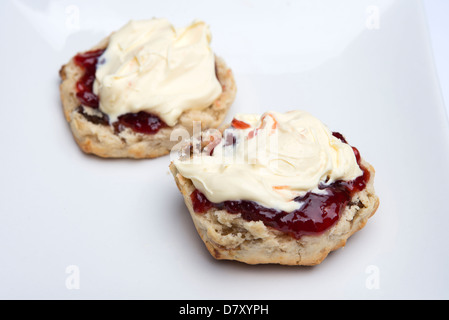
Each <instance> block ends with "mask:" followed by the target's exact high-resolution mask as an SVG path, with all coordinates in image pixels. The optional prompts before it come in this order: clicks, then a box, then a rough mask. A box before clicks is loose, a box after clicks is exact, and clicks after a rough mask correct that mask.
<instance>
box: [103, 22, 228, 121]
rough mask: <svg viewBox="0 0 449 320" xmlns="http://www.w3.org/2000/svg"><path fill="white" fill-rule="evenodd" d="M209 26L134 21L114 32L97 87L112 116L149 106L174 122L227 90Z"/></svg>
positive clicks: (145, 109) (147, 108) (133, 111)
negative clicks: (219, 77) (218, 71)
mask: <svg viewBox="0 0 449 320" xmlns="http://www.w3.org/2000/svg"><path fill="white" fill-rule="evenodd" d="M210 42H211V34H210V30H209V27H208V26H207V25H206V24H205V23H204V22H202V21H194V22H193V23H192V24H190V25H189V26H187V27H185V28H175V27H173V26H172V25H171V24H170V23H169V22H168V21H167V20H165V19H151V20H141V21H130V22H129V23H128V24H126V25H125V26H124V27H122V28H121V29H120V30H118V31H117V32H115V33H114V34H112V35H111V37H110V40H109V45H108V47H107V49H106V51H105V52H104V54H103V55H102V56H101V57H100V59H99V64H98V65H97V71H96V74H95V75H96V80H95V83H94V93H95V94H97V95H98V96H99V98H100V109H101V110H102V111H103V112H104V113H106V114H107V115H108V116H109V119H110V121H111V122H114V121H116V120H117V118H118V117H119V116H120V115H123V114H126V113H137V112H139V111H146V112H148V113H153V114H155V115H157V116H158V117H159V118H161V119H162V120H163V121H164V122H165V123H166V124H167V125H169V126H174V125H175V124H176V123H177V120H178V118H179V116H180V115H181V114H182V113H183V112H184V111H186V110H189V109H204V108H207V107H208V106H210V105H211V104H212V103H213V102H214V101H215V100H216V99H217V98H218V97H219V96H220V94H221V92H222V88H221V85H220V83H219V82H218V80H217V77H216V75H215V56H214V53H213V51H212V50H211V48H210Z"/></svg>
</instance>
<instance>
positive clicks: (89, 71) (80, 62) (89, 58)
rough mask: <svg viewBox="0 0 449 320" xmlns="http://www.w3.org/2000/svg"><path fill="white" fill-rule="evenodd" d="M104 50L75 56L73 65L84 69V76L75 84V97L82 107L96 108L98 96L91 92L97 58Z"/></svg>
mask: <svg viewBox="0 0 449 320" xmlns="http://www.w3.org/2000/svg"><path fill="white" fill-rule="evenodd" d="M103 52H104V49H99V50H95V51H88V52H84V53H80V54H78V55H76V56H75V58H74V61H75V64H76V65H77V66H79V67H81V68H83V69H84V75H83V76H82V77H81V79H80V80H79V81H78V82H77V83H76V91H77V93H76V97H77V98H78V100H79V101H80V102H81V104H82V105H85V106H88V107H91V108H95V109H96V108H98V106H99V100H98V96H97V95H96V94H95V93H94V92H93V87H94V82H95V71H96V70H97V63H98V58H100V56H101V55H102V54H103Z"/></svg>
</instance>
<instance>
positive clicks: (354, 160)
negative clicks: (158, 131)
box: [170, 111, 379, 265]
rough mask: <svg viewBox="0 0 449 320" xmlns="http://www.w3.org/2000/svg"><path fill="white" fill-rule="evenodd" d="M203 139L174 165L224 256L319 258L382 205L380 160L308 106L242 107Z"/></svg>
mask: <svg viewBox="0 0 449 320" xmlns="http://www.w3.org/2000/svg"><path fill="white" fill-rule="evenodd" d="M195 145H196V144H195V143H191V144H190V146H188V148H186V150H187V152H186V153H185V154H184V156H182V157H179V158H177V159H175V160H173V161H172V162H171V164H170V169H171V172H172V173H173V176H174V178H175V181H176V183H177V186H178V188H179V190H180V191H181V193H182V195H183V196H184V200H185V203H186V205H187V208H188V210H189V211H190V214H191V217H192V219H193V222H194V224H195V227H196V229H197V231H198V233H199V235H200V237H201V238H202V240H203V241H204V243H205V245H206V247H207V249H208V250H209V252H210V253H211V255H212V256H213V257H215V258H216V259H228V260H237V261H241V262H245V263H248V264H259V263H278V264H285V265H316V264H319V263H321V262H322V261H323V260H324V259H325V258H326V256H327V255H328V254H329V252H331V251H333V250H336V249H338V248H340V247H342V246H344V245H345V243H346V240H347V239H348V238H349V237H350V236H351V235H352V234H354V233H355V232H356V231H358V230H360V229H361V228H363V227H364V226H365V224H366V222H367V220H368V218H369V217H371V216H372V215H373V214H374V212H375V211H376V210H377V207H378V205H379V200H378V197H377V196H376V195H375V192H374V187H373V180H374V168H373V167H372V166H371V165H370V164H369V163H368V162H366V161H365V160H364V159H363V158H361V156H360V154H359V152H358V150H357V149H356V148H354V147H351V146H350V145H349V144H348V143H347V142H346V140H345V138H344V137H343V135H341V134H340V133H337V132H331V131H330V130H329V129H328V128H327V127H326V126H325V125H324V124H323V123H322V122H321V121H320V120H318V119H317V118H315V117H313V116H312V115H310V114H309V113H307V112H303V111H291V112H287V113H277V112H267V113H265V114H263V115H262V116H260V115H252V114H238V115H236V116H235V117H234V119H233V120H232V122H231V124H230V125H229V126H228V127H227V128H226V129H225V130H224V131H222V132H219V134H217V133H208V134H207V133H204V134H203V141H202V144H201V143H200V144H198V145H199V147H198V148H197V147H195ZM197 149H199V150H197Z"/></svg>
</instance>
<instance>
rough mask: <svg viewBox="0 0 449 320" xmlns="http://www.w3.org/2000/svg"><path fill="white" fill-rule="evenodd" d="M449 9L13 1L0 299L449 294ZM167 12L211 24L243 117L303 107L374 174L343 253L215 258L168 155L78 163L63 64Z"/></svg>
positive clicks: (399, 1)
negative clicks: (306, 260)
mask: <svg viewBox="0 0 449 320" xmlns="http://www.w3.org/2000/svg"><path fill="white" fill-rule="evenodd" d="M443 2H445V1H442V0H440V1H438V0H435V1H434V3H433V1H430V0H429V1H425V4H426V6H427V13H426V11H424V5H423V3H422V2H421V1H418V0H367V1H365V0H340V1H334V0H327V1H326V0H320V1H316V0H313V1H293V0H290V1H287V0H285V1H255V0H244V1H230V0H229V1H226V2H223V1H126V2H123V1H100V0H98V1H76V2H75V1H51V0H47V1H35V0H33V1H31V0H10V1H2V2H1V3H0V39H1V43H2V50H1V51H0V70H1V73H0V93H1V97H2V107H1V108H0V119H1V121H2V124H1V126H0V146H1V158H0V298H8V299H16V298H31V299H81V298H83V299H98V298H105V299H132V298H138V299H318V298H321V299H327V298H337V299H346V298H352V299H404V298H429V299H431V298H446V299H447V298H449V290H448V285H449V272H448V266H449V259H448V250H447V246H448V244H449V242H448V237H447V233H448V232H447V225H449V215H448V213H449V212H448V209H447V208H448V205H447V196H448V183H447V181H448V180H449V169H448V166H447V164H448V163H449V128H448V121H447V117H446V110H445V106H444V102H443V98H442V94H441V93H442V90H441V89H443V92H445V93H447V83H448V80H447V79H448V72H447V70H448V69H447V59H446V58H445V57H447V48H448V45H447V42H445V41H444V39H445V38H446V35H445V33H446V31H447V22H446V23H443V24H441V21H442V20H444V19H443V18H444V16H445V14H446V12H447V10H446V11H444V8H447V3H444V4H443ZM74 3H76V4H75V5H74ZM438 3H439V4H438ZM373 7H374V8H375V9H376V8H377V10H378V12H379V16H378V17H379V19H378V25H377V27H376V25H374V26H375V27H374V28H373V25H372V24H368V25H367V20H369V19H370V17H371V16H370V15H371V14H372V10H368V9H369V8H371V9H372V8H373ZM426 14H428V15H429V17H431V20H432V21H431V22H432V23H431V24H430V25H431V28H430V29H431V30H432V38H431V37H430V36H429V24H428V21H427V18H426ZM153 16H158V17H167V18H169V19H170V20H171V21H173V22H174V23H175V24H176V25H185V24H186V23H189V22H190V21H191V20H193V19H194V18H201V19H203V20H205V21H206V22H208V23H209V24H210V26H211V31H212V33H213V42H212V46H213V48H214V51H215V52H216V53H217V54H219V55H221V56H222V57H223V58H225V60H226V62H227V63H228V64H229V65H230V66H231V67H232V69H233V71H234V74H235V77H236V81H237V86H238V94H237V98H236V101H235V103H234V105H233V106H232V108H231V110H230V114H229V116H228V120H229V119H231V118H232V114H234V113H236V112H259V113H261V112H264V111H266V110H268V109H274V110H278V111H287V110H289V109H292V108H297V109H304V110H307V111H309V112H311V113H312V114H314V115H316V116H317V117H318V118H320V119H322V120H323V122H325V123H326V124H327V125H328V126H329V127H330V128H331V129H332V130H334V131H340V132H342V133H343V134H344V135H345V136H346V137H347V139H348V141H349V142H350V143H351V144H353V145H355V146H356V147H358V149H359V150H360V152H361V154H362V156H363V157H364V158H365V159H366V160H367V161H369V162H370V163H371V164H373V166H374V167H375V168H376V178H375V187H376V191H377V193H378V195H379V198H380V207H379V210H378V212H377V213H376V215H375V216H374V217H373V218H371V219H370V221H369V222H368V224H367V226H366V227H365V228H364V229H363V230H362V231H360V232H358V233H357V234H355V235H354V236H353V237H351V239H349V241H348V243H347V245H346V247H345V248H343V249H340V250H338V251H336V252H334V253H332V254H331V255H330V256H329V257H328V258H327V259H326V260H325V261H324V262H323V263H322V264H321V265H319V266H316V267H285V266H277V265H260V266H249V265H245V264H241V263H236V262H230V261H216V260H214V259H212V258H211V257H210V255H209V254H208V252H207V251H206V249H205V247H204V245H203V244H202V242H201V240H200V239H199V237H198V235H197V234H196V231H195V229H194V227H193V224H192V221H191V219H190V216H189V214H188V211H187V209H186V208H185V205H184V203H183V201H182V197H181V195H180V194H179V191H178V190H177V188H176V186H175V183H174V181H173V178H172V177H171V176H170V174H169V172H168V162H169V159H168V157H162V158H159V159H154V160H143V161H132V160H104V159H99V158H96V157H94V156H88V155H85V154H83V153H81V152H80V150H79V149H78V147H77V146H76V144H75V142H74V141H73V138H72V135H71V133H70V130H69V127H68V125H67V123H66V122H65V120H64V117H63V113H62V109H61V103H60V100H59V92H58V85H59V78H58V70H59V68H60V67H61V65H62V64H64V63H66V62H67V61H68V60H69V59H70V58H71V57H72V56H73V55H74V54H75V53H76V52H78V51H83V50H86V49H88V48H90V47H91V46H93V45H94V44H96V43H97V42H98V41H99V40H100V39H102V38H103V37H105V36H106V35H108V34H109V33H110V32H111V31H112V30H116V29H117V28H119V27H120V26H121V25H123V24H124V23H126V22H127V21H128V20H129V19H131V18H133V19H144V18H150V17H153ZM431 41H433V42H431ZM432 46H433V48H435V50H436V51H435V52H436V58H437V59H436V60H434V54H433V50H432ZM436 66H437V67H438V69H437V68H436ZM439 78H441V84H443V85H444V86H443V85H440V82H439ZM71 266H74V268H73V267H71ZM73 270H78V271H79V274H78V275H79V278H78V279H79V287H78V288H76V287H77V286H76V284H77V283H76V282H70V281H68V280H71V279H73V276H75V275H76V274H74V273H73ZM373 280H376V281H373ZM74 286H75V288H74Z"/></svg>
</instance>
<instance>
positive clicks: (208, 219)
mask: <svg viewBox="0 0 449 320" xmlns="http://www.w3.org/2000/svg"><path fill="white" fill-rule="evenodd" d="M208 152H209V151H208ZM358 163H359V165H360V167H363V168H364V169H365V174H366V175H367V176H369V179H367V180H366V181H365V186H364V188H363V190H360V191H357V192H354V193H353V195H352V196H351V197H350V199H349V200H348V201H347V202H346V204H345V206H344V208H343V209H342V210H341V212H340V213H339V216H338V219H337V221H336V222H335V223H333V224H332V225H331V226H330V227H329V228H326V229H325V230H324V231H320V232H317V233H316V234H310V233H309V234H307V233H304V234H302V235H300V236H298V237H295V236H292V234H290V233H289V232H285V231H281V230H279V229H277V228H273V227H271V226H267V225H266V224H265V223H264V222H263V221H261V220H259V221H257V219H251V220H248V219H247V218H246V219H244V218H243V217H242V215H241V214H240V213H236V212H235V211H234V212H232V213H231V212H229V211H227V210H226V208H221V207H215V206H212V207H210V208H208V209H207V210H206V211H205V212H196V211H195V210H194V204H193V202H192V199H193V197H192V195H193V194H194V192H195V191H196V190H197V187H196V186H195V185H194V183H193V181H192V179H189V178H188V177H185V176H183V174H181V172H180V171H179V170H178V168H177V166H176V164H175V162H172V163H171V164H170V170H171V173H172V174H173V177H174V179H175V181H176V184H177V186H178V189H179V190H180V191H181V193H182V195H183V198H184V201H185V204H186V206H187V208H188V210H189V212H190V215H191V217H192V220H193V222H194V225H195V228H196V230H197V232H198V234H199V235H200V237H201V239H202V240H203V242H204V243H205V245H206V247H207V249H208V251H209V252H210V254H211V255H212V256H213V257H214V258H216V259H223V260H236V261H240V262H244V263H247V264H268V263H269V264H282V265H303V266H312V265H317V264H320V263H321V262H322V261H323V260H324V259H325V258H326V257H327V256H328V254H329V253H330V252H331V251H333V250H336V249H338V248H341V247H343V246H345V244H346V241H347V239H348V238H349V237H350V236H351V235H353V234H354V233H355V232H357V231H358V230H360V229H362V228H363V227H364V226H365V224H366V223H367V221H368V219H369V218H370V217H371V216H372V215H373V214H374V213H375V212H376V210H377V208H378V206H379V199H378V197H377V196H376V194H375V191H374V185H373V184H374V175H375V171H374V168H373V167H372V166H371V165H370V164H369V163H368V162H366V161H365V160H363V159H361V158H360V159H359V161H358ZM217 179H219V177H217Z"/></svg>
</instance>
